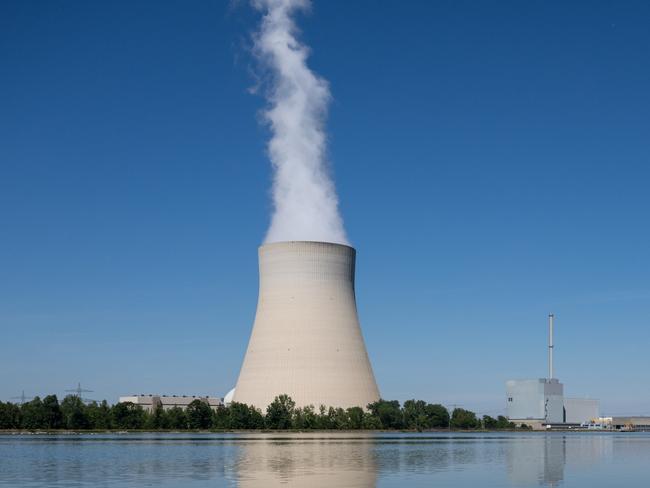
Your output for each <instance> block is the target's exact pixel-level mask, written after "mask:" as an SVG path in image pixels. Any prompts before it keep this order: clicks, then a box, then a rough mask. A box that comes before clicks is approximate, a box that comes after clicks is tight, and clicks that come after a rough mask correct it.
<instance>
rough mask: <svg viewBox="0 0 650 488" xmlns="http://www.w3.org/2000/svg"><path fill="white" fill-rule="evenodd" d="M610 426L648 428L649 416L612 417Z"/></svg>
mask: <svg viewBox="0 0 650 488" xmlns="http://www.w3.org/2000/svg"><path fill="white" fill-rule="evenodd" d="M612 428H614V429H638V430H650V417H612Z"/></svg>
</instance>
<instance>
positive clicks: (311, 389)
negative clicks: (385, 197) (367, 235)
mask: <svg viewBox="0 0 650 488" xmlns="http://www.w3.org/2000/svg"><path fill="white" fill-rule="evenodd" d="M355 255H356V253H355V250H354V249H353V248H352V247H349V246H344V245H341V244H331V243H326V242H307V241H291V242H277V243H272V244H265V245H263V246H261V247H260V248H259V266H260V288H259V298H258V303H257V313H256V315H255V323H254V325H253V332H252V334H251V338H250V341H249V343H248V349H247V351H246V356H245V357H244V363H243V365H242V368H241V371H240V373H239V379H238V380H237V386H236V388H235V395H234V398H233V401H235V402H240V403H247V404H249V405H254V406H256V407H258V408H260V409H262V410H264V409H266V407H267V406H268V404H269V403H271V402H272V401H273V399H274V398H275V397H276V396H277V395H280V394H282V393H286V394H287V395H289V396H290V397H291V398H292V399H293V400H294V401H295V402H296V405H297V406H299V407H301V406H307V405H314V406H315V407H316V408H318V407H319V406H320V405H326V406H332V407H343V408H347V407H355V406H358V407H363V408H365V407H366V405H368V404H369V403H372V402H374V401H377V400H378V399H379V391H378V389H377V384H376V383H375V377H374V375H373V373H372V367H371V366H370V360H369V359H368V354H367V352H366V346H365V344H364V342H363V336H362V335H361V328H360V327H359V320H358V318H357V307H356V301H355V294H354V267H355Z"/></svg>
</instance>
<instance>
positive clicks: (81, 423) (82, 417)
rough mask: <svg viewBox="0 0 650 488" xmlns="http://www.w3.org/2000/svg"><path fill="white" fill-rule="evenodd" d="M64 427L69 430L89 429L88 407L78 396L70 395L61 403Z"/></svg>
mask: <svg viewBox="0 0 650 488" xmlns="http://www.w3.org/2000/svg"><path fill="white" fill-rule="evenodd" d="M61 413H62V415H63V425H64V426H65V427H66V428H67V429H89V428H90V419H89V418H88V412H87V411H86V405H84V403H83V402H82V401H81V398H79V397H78V396H76V395H68V396H67V397H65V398H64V399H63V401H62V402H61Z"/></svg>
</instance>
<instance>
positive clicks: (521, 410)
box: [506, 378, 564, 423]
mask: <svg viewBox="0 0 650 488" xmlns="http://www.w3.org/2000/svg"><path fill="white" fill-rule="evenodd" d="M506 396H507V402H506V404H507V416H508V418H509V419H516V420H526V419H529V420H542V421H544V422H548V423H561V422H563V419H564V411H563V408H564V386H563V385H562V383H560V382H559V381H558V380H556V379H552V380H547V379H544V378H536V379H528V380H509V381H507V382H506Z"/></svg>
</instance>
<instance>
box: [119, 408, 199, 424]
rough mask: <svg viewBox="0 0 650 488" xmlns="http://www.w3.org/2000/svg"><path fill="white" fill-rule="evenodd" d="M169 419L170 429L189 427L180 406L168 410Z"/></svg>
mask: <svg viewBox="0 0 650 488" xmlns="http://www.w3.org/2000/svg"><path fill="white" fill-rule="evenodd" d="M113 408H115V407H113ZM167 421H168V425H169V428H170V429H176V430H184V429H187V415H185V412H184V411H183V409H182V408H180V407H173V408H170V409H169V410H167Z"/></svg>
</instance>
